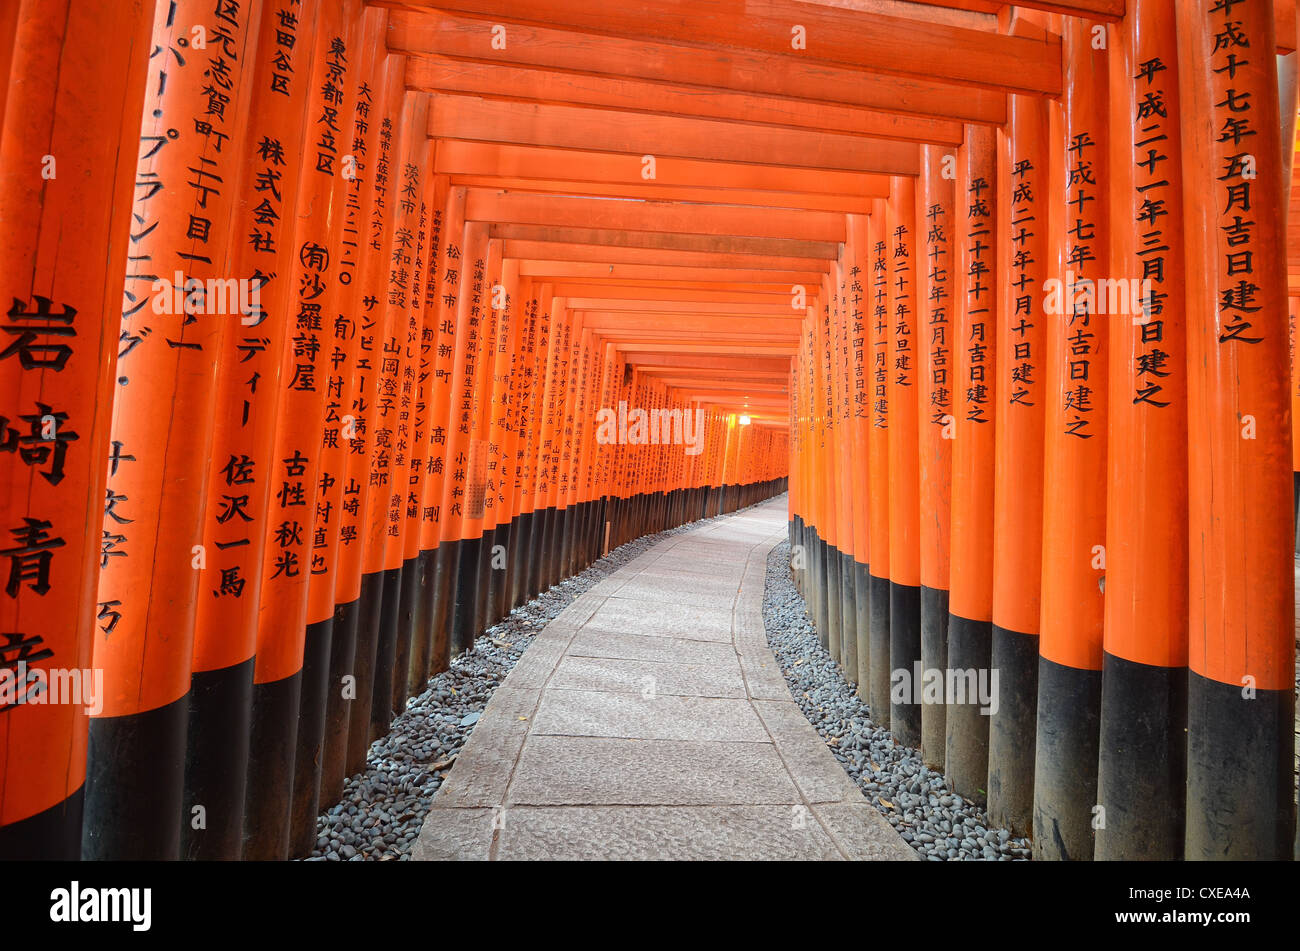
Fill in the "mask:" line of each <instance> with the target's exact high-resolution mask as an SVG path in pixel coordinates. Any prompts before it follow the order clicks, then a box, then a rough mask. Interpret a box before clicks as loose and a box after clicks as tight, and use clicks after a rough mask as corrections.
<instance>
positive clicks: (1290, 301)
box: [1287, 239, 1300, 555]
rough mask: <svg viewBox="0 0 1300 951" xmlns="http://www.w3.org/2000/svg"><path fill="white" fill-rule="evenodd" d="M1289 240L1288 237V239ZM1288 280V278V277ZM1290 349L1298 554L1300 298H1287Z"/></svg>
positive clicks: (1299, 548)
mask: <svg viewBox="0 0 1300 951" xmlns="http://www.w3.org/2000/svg"><path fill="white" fill-rule="evenodd" d="M1288 240H1289V239H1288ZM1288 280H1290V278H1289V277H1288ZM1287 314H1288V318H1289V319H1288V330H1289V331H1290V351H1291V470H1292V473H1293V478H1292V488H1293V494H1292V501H1293V502H1294V518H1295V541H1296V545H1295V550H1296V554H1298V555H1300V353H1297V351H1296V322H1297V320H1300V298H1297V297H1295V296H1294V295H1292V296H1290V297H1288V298H1287Z"/></svg>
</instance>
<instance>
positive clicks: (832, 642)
mask: <svg viewBox="0 0 1300 951" xmlns="http://www.w3.org/2000/svg"><path fill="white" fill-rule="evenodd" d="M837 289H838V284H837V283H836V280H835V277H834V275H833V274H827V275H825V276H823V278H822V282H821V292H820V295H819V297H818V301H819V303H820V305H821V318H822V323H821V334H822V346H821V351H820V353H821V359H822V373H823V382H822V386H823V390H824V392H825V402H824V403H823V405H822V412H823V413H824V414H825V417H826V448H825V457H824V458H823V460H822V491H823V492H825V493H826V528H825V534H824V541H825V544H824V545H823V546H822V558H823V563H822V571H823V572H824V575H825V579H826V580H825V588H826V607H825V614H826V625H827V633H826V636H827V639H828V641H829V643H828V649H829V650H830V654H831V657H832V658H834V660H835V662H836V663H840V662H841V650H842V645H841V641H840V638H841V634H842V630H841V624H842V622H843V619H844V613H843V600H842V597H841V590H840V588H841V586H840V547H839V546H840V495H839V482H840V478H841V474H840V467H839V463H840V450H839V444H840V420H839V402H838V396H839V393H838V378H839V374H838V373H837V372H836V368H837V367H838V365H839V361H838V360H837V359H836V357H837V349H836V346H837V335H838V329H839V328H838V325H837V321H836V319H835V311H836V306H837V301H836V290H837ZM732 425H733V426H734V425H735V421H734V417H733V419H732ZM729 432H730V433H731V435H732V436H733V438H734V437H735V436H737V435H739V434H738V433H736V432H735V431H734V430H729ZM734 445H735V444H734V443H729V451H730V449H731V448H734ZM728 461H729V463H732V464H731V465H729V467H728V470H727V471H728V474H729V475H730V474H733V473H734V471H735V468H734V458H732V457H729V459H728Z"/></svg>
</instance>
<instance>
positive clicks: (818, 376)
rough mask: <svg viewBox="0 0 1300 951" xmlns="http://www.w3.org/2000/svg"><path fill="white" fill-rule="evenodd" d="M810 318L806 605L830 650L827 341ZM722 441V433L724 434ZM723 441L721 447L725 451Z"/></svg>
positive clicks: (821, 324)
mask: <svg viewBox="0 0 1300 951" xmlns="http://www.w3.org/2000/svg"><path fill="white" fill-rule="evenodd" d="M809 312H810V318H809V319H810V320H811V322H812V346H811V348H810V353H811V354H812V357H813V360H814V361H815V363H814V365H813V373H812V376H813V421H814V427H815V428H814V437H813V439H814V450H813V451H814V459H813V469H812V485H813V492H814V495H815V499H816V501H815V502H814V505H815V514H814V516H813V527H814V533H813V547H812V552H811V563H812V576H813V585H812V586H813V599H812V603H811V604H810V605H809V607H811V608H812V612H811V615H810V616H811V618H812V622H813V626H814V627H816V628H817V637H818V639H819V640H820V641H821V645H822V647H823V648H826V649H827V650H829V649H830V621H829V615H828V613H827V611H828V609H827V604H828V602H827V598H828V596H829V590H830V589H829V582H828V581H827V578H826V546H827V536H828V534H829V529H828V528H827V524H826V523H827V514H828V513H827V507H828V505H829V498H828V493H827V491H826V488H827V487H826V478H827V477H826V462H827V460H826V454H827V442H828V440H829V435H828V424H827V418H826V405H827V403H828V400H827V397H826V388H827V386H828V385H829V380H828V379H827V374H826V363H827V343H826V320H825V317H824V316H823V315H822V314H821V313H819V312H818V311H817V309H816V308H815V307H809ZM724 440H725V434H724ZM725 446H726V444H725V441H724V443H723V450H724V451H725ZM709 514H711V515H716V514H717V512H716V511H712V510H711V511H710V513H709Z"/></svg>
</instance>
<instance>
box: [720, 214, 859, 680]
mask: <svg viewBox="0 0 1300 951" xmlns="http://www.w3.org/2000/svg"><path fill="white" fill-rule="evenodd" d="M846 237H847V235H846ZM835 273H836V286H835V312H836V319H835V323H836V330H835V380H836V396H835V412H836V422H837V423H838V426H839V433H838V439H837V442H838V444H839V458H838V459H837V460H836V469H837V470H838V472H839V477H838V478H837V480H836V489H837V491H838V492H839V499H838V513H837V514H838V515H839V546H838V547H839V559H838V564H836V566H835V570H836V571H837V572H838V573H839V578H840V604H839V607H840V617H841V620H840V665H841V666H842V667H843V668H844V674H845V676H846V677H847V678H848V679H849V680H854V679H856V677H857V675H858V632H857V622H858V612H857V606H856V600H857V598H856V594H857V591H856V588H855V582H854V579H853V541H854V537H855V536H854V532H853V527H854V525H853V489H854V483H855V478H854V471H853V430H852V428H851V425H850V424H851V420H852V415H851V413H850V409H849V407H850V400H851V398H852V392H853V391H852V378H851V376H850V373H849V363H850V361H849V320H850V318H849V312H848V307H849V304H848V293H849V259H848V248H847V244H845V243H841V244H840V247H839V260H838V262H837V264H836V269H835ZM745 428H746V429H747V430H752V432H750V433H749V434H748V435H749V436H750V439H749V450H750V452H749V458H747V459H746V460H745V465H746V471H745V473H744V475H745V481H746V482H747V483H748V482H750V481H753V480H755V479H756V476H755V474H754V471H753V470H754V463H755V460H756V457H755V455H754V453H755V451H756V448H757V436H758V430H757V427H754V426H752V425H751V426H747V427H745ZM742 504H747V503H744V502H742Z"/></svg>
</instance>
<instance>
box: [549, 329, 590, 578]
mask: <svg viewBox="0 0 1300 951" xmlns="http://www.w3.org/2000/svg"><path fill="white" fill-rule="evenodd" d="M582 323H583V321H582V315H581V314H574V316H573V324H572V328H571V331H570V343H569V351H568V359H569V380H568V385H567V387H566V389H565V399H564V415H563V417H562V420H563V428H562V429H561V431H560V479H559V485H558V486H557V487H556V489H557V492H558V496H557V505H558V506H559V507H560V511H561V514H560V516H559V522H560V532H559V537H558V538H557V539H556V546H555V547H556V559H557V564H556V569H555V570H556V575H555V580H556V581H560V580H561V579H563V578H566V577H568V575H569V561H570V557H571V555H572V551H573V532H574V515H575V511H574V496H573V488H574V481H575V475H576V472H575V469H576V460H577V458H578V446H577V440H576V438H575V436H576V430H577V419H578V410H579V406H580V403H581V396H582V388H583V386H584V385H585V383H586V381H585V380H584V379H583V377H582V335H583V329H582Z"/></svg>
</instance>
